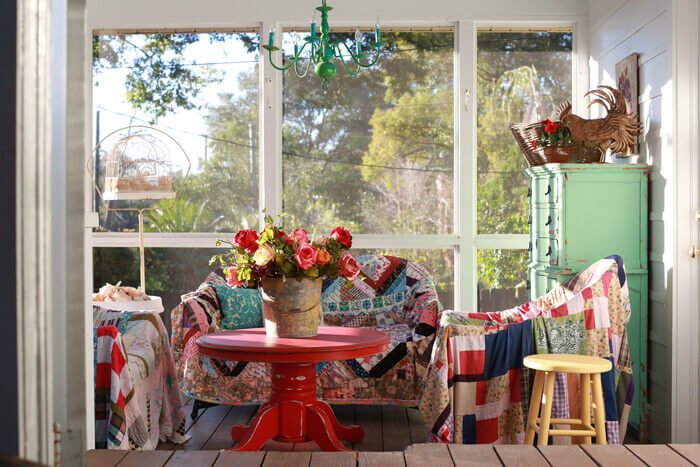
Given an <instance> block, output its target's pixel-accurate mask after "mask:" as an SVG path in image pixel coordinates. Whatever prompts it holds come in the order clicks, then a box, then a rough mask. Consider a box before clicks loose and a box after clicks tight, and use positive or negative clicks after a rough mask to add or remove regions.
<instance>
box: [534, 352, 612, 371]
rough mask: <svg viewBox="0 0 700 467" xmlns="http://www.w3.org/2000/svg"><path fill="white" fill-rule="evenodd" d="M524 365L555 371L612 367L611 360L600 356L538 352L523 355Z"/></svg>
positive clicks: (596, 369)
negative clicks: (538, 353)
mask: <svg viewBox="0 0 700 467" xmlns="http://www.w3.org/2000/svg"><path fill="white" fill-rule="evenodd" d="M523 363H524V364H525V366H526V367H528V368H532V369H533V370H539V371H553V372H555V373H575V374H581V373H589V374H590V373H605V372H608V371H610V370H611V369H612V362H610V360H606V359H604V358H600V357H591V356H588V355H570V354H540V355H530V356H528V357H525V359H524V360H523Z"/></svg>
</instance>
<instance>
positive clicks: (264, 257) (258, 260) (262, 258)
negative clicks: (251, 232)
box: [253, 243, 275, 266]
mask: <svg viewBox="0 0 700 467" xmlns="http://www.w3.org/2000/svg"><path fill="white" fill-rule="evenodd" d="M273 259H275V249H274V248H272V246H270V244H269V243H263V244H262V245H260V248H258V249H257V250H256V251H255V254H254V255H253V261H255V264H257V265H258V266H265V265H266V264H267V263H269V262H270V261H272V260H273Z"/></svg>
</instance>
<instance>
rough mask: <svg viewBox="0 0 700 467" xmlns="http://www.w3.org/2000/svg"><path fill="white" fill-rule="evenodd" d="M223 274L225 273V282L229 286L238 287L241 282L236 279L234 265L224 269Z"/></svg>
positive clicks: (236, 273)
mask: <svg viewBox="0 0 700 467" xmlns="http://www.w3.org/2000/svg"><path fill="white" fill-rule="evenodd" d="M224 274H226V283H227V284H228V285H229V286H231V287H238V286H240V285H241V284H242V282H241V281H239V280H238V268H237V267H236V266H231V267H230V268H228V269H225V270H224Z"/></svg>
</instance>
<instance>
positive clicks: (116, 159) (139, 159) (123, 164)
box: [102, 133, 176, 200]
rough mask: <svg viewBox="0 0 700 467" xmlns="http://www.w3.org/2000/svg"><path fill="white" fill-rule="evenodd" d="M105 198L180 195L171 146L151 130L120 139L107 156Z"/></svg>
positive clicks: (157, 197)
mask: <svg viewBox="0 0 700 467" xmlns="http://www.w3.org/2000/svg"><path fill="white" fill-rule="evenodd" d="M104 183H105V184H104V192H103V193H102V197H103V198H104V199H105V200H143V199H172V198H175V197H176V194H175V185H174V177H173V161H172V160H171V157H170V153H169V151H168V149H167V147H166V146H165V145H164V144H163V141H161V140H160V139H159V138H156V137H155V136H154V135H153V134H150V133H136V134H131V135H127V136H125V137H123V138H120V139H119V140H118V141H117V143H116V144H115V145H114V146H113V147H112V149H111V150H110V151H109V152H108V153H107V157H106V159H105V182H104Z"/></svg>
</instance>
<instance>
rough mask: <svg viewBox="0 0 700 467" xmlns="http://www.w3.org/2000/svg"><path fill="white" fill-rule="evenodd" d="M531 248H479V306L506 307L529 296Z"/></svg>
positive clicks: (504, 308)
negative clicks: (528, 269)
mask: <svg viewBox="0 0 700 467" xmlns="http://www.w3.org/2000/svg"><path fill="white" fill-rule="evenodd" d="M529 259H530V252H529V251H528V250H479V251H478V252H477V270H478V274H479V285H478V308H479V311H480V312H489V311H503V310H506V309H508V308H513V307H515V306H518V305H521V304H523V303H525V302H527V301H528V299H527V263H528V261H529Z"/></svg>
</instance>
